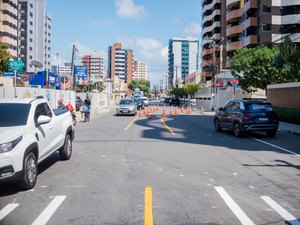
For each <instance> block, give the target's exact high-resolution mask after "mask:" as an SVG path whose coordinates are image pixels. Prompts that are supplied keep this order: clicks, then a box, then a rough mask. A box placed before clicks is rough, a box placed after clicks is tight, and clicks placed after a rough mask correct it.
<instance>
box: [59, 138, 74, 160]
mask: <svg viewBox="0 0 300 225" xmlns="http://www.w3.org/2000/svg"><path fill="white" fill-rule="evenodd" d="M71 155H72V138H71V136H70V135H69V134H67V135H66V138H65V143H64V146H63V147H62V148H61V149H60V150H59V156H60V158H61V159H62V160H68V159H70V158H71Z"/></svg>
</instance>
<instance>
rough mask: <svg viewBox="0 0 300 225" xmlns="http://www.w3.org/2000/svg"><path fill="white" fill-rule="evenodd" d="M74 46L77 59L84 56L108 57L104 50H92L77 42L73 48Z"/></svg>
mask: <svg viewBox="0 0 300 225" xmlns="http://www.w3.org/2000/svg"><path fill="white" fill-rule="evenodd" d="M73 45H75V46H76V49H77V52H76V57H77V58H78V57H81V56H84V55H99V56H101V57H103V58H105V56H106V52H105V51H104V50H97V49H92V48H91V47H89V46H87V45H84V44H82V43H80V41H75V42H73V43H72V44H71V47H73Z"/></svg>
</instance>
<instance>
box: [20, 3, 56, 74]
mask: <svg viewBox="0 0 300 225" xmlns="http://www.w3.org/2000/svg"><path fill="white" fill-rule="evenodd" d="M19 11H20V13H19V27H20V41H19V53H20V55H19V57H20V59H21V60H22V61H23V63H24V65H25V67H26V71H27V72H37V71H45V70H50V69H51V36H52V33H51V23H52V21H51V16H50V15H49V13H48V12H47V11H46V1H45V0H38V1H37V0H19ZM32 61H38V62H40V63H41V64H42V68H37V67H35V66H34V65H33V64H32Z"/></svg>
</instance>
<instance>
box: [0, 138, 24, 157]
mask: <svg viewBox="0 0 300 225" xmlns="http://www.w3.org/2000/svg"><path fill="white" fill-rule="evenodd" d="M22 139H23V136H20V137H18V138H17V139H15V140H13V141H11V142H7V143H4V144H0V153H5V152H9V151H11V150H13V148H14V147H16V145H17V144H18V143H19V142H20V141H21V140H22Z"/></svg>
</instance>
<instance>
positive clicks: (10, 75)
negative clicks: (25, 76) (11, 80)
mask: <svg viewBox="0 0 300 225" xmlns="http://www.w3.org/2000/svg"><path fill="white" fill-rule="evenodd" d="M2 75H3V76H4V77H13V76H14V72H3V73H2ZM21 76H22V74H20V73H17V77H18V78H21Z"/></svg>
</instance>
